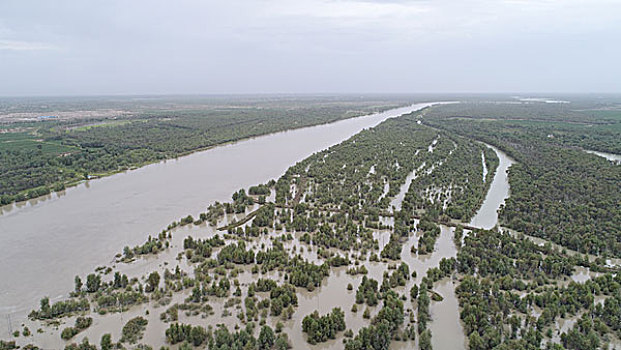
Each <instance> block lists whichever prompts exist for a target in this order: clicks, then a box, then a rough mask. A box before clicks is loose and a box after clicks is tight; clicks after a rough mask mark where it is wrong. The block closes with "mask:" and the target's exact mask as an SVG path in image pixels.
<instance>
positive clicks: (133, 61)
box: [0, 0, 621, 96]
mask: <svg viewBox="0 0 621 350" xmlns="http://www.w3.org/2000/svg"><path fill="white" fill-rule="evenodd" d="M326 92H327V93H333V92H334V93H341V92H364V93H373V92H378V93H394V92H621V1H600V0H588V1H579V0H563V1H552V0H535V1H526V0H490V1H483V0H481V1H468V0H455V1H449V0H438V1H434V0H416V1H405V0H403V1H397V0H393V1H379V0H377V1H373V0H367V1H361V0H358V1H354V0H341V1H330V0H256V1H237V0H218V1H215V0H214V1H209V0H206V1H198V0H195V1H190V0H174V1H173V0H170V1H161V0H101V1H90V0H74V1H47V0H40V1H31V0H15V1H13V0H0V95H4V96H7V95H85V94H201V93H207V94H209V93H326Z"/></svg>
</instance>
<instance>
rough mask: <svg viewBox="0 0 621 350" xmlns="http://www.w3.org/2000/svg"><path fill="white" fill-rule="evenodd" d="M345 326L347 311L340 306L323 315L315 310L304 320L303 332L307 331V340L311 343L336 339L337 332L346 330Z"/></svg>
mask: <svg viewBox="0 0 621 350" xmlns="http://www.w3.org/2000/svg"><path fill="white" fill-rule="evenodd" d="M345 328H346V326H345V313H343V311H342V310H341V309H340V308H333V309H332V311H331V312H330V313H329V314H327V315H323V316H319V313H318V312H317V311H315V312H313V313H312V314H310V315H307V316H305V317H304V319H303V320H302V332H304V333H306V335H307V341H308V342H309V343H311V344H316V343H322V342H325V341H327V340H328V339H334V338H335V337H336V333H338V332H341V331H344V330H345Z"/></svg>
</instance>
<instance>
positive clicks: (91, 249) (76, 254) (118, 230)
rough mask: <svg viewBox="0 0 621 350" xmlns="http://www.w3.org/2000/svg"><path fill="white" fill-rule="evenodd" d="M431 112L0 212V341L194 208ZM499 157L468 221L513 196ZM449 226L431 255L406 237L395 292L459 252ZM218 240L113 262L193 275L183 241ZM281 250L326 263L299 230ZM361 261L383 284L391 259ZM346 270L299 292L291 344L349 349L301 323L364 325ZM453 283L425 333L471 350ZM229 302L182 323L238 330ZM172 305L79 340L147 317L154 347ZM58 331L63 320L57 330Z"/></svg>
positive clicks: (493, 215) (444, 285)
mask: <svg viewBox="0 0 621 350" xmlns="http://www.w3.org/2000/svg"><path fill="white" fill-rule="evenodd" d="M428 105H429V104H417V105H413V106H410V107H406V108H401V109H397V110H391V111H388V112H385V113H381V114H376V115H372V116H367V117H360V118H355V119H351V120H346V121H341V122H337V123H334V124H330V125H324V126H318V127H311V128H306V129H299V130H294V131H289V132H284V133H278V134H273V135H268V136H264V137H259V138H256V139H252V140H247V141H243V142H239V143H236V144H232V145H227V146H223V147H217V148H214V149H211V150H208V151H204V152H200V153H196V154H193V155H190V156H187V157H184V158H180V159H178V160H174V161H167V162H162V163H159V164H154V165H150V166H147V167H144V168H141V169H138V170H135V171H130V172H127V173H123V174H119V175H115V176H111V177H109V178H104V179H101V180H96V181H92V182H91V183H89V184H84V185H81V186H79V187H77V188H72V189H69V190H67V191H66V194H65V195H64V196H61V197H58V196H51V197H50V198H48V199H47V200H44V201H42V202H40V203H34V202H32V203H28V204H20V205H17V206H13V207H10V208H4V209H3V212H2V215H0V264H2V265H1V266H3V267H2V270H1V271H0V273H1V274H2V276H1V280H0V283H1V285H0V292H1V293H2V294H1V295H0V316H3V317H2V318H0V338H6V337H7V336H8V334H7V333H8V332H7V330H8V322H7V321H8V319H7V318H5V316H4V315H11V317H12V318H11V326H12V327H13V330H15V329H19V325H20V324H21V323H22V322H24V320H25V314H26V313H27V312H28V311H29V310H30V309H32V308H36V307H37V304H38V300H39V299H40V298H41V297H43V296H45V295H49V296H51V297H52V299H53V300H55V299H61V298H62V297H64V296H65V295H66V292H68V291H69V290H71V289H72V288H73V276H75V275H78V274H79V275H82V276H84V275H85V274H86V273H89V272H92V271H93V269H94V268H95V267H96V266H101V265H107V266H112V265H113V264H112V262H111V260H112V258H113V257H114V255H115V254H116V253H117V252H119V251H121V250H122V248H123V246H125V245H130V246H133V245H136V244H140V243H143V242H144V240H145V238H146V236H147V235H148V234H156V233H157V232H159V231H160V230H161V229H162V228H163V227H165V226H166V225H167V224H168V223H170V222H171V221H173V220H176V219H179V218H180V217H182V216H185V215H187V214H188V212H190V213H193V214H196V213H198V212H199V211H203V210H204V209H203V208H205V207H206V206H207V205H208V204H209V203H212V202H213V201H216V200H219V201H226V200H228V199H229V197H230V195H231V193H233V192H234V191H236V190H237V189H239V188H240V187H248V186H250V185H254V184H257V183H261V182H266V181H268V180H269V179H271V178H277V177H278V176H280V175H281V174H282V173H283V172H284V171H285V170H286V169H287V167H289V166H290V165H292V164H294V163H295V162H296V161H299V160H301V159H303V158H304V157H306V156H308V155H310V154H312V153H313V152H317V151H320V150H322V149H324V148H327V147H329V146H330V145H333V144H336V143H338V142H340V141H342V140H344V139H346V138H348V137H349V136H351V135H353V134H355V133H357V132H358V131H360V130H361V129H363V128H366V127H371V126H374V125H376V124H378V123H379V122H381V121H383V120H385V119H387V118H390V117H394V116H397V115H401V114H403V113H409V112H410V111H415V110H418V109H420V108H423V107H426V106H428ZM284 146H286V147H284ZM494 150H495V151H496V153H497V154H498V157H499V158H500V165H499V167H498V169H497V171H496V174H495V176H494V179H493V182H492V184H491V186H490V190H489V192H488V194H487V195H486V198H485V200H484V203H483V205H482V206H481V208H480V210H479V211H478V212H477V214H476V216H475V217H474V218H473V220H472V222H471V225H472V226H476V227H481V228H491V227H493V226H495V225H496V224H497V220H498V214H497V211H498V209H499V207H500V205H501V204H502V203H503V202H504V200H505V199H506V198H507V197H508V195H509V184H508V180H507V169H508V167H509V166H510V165H511V164H512V163H513V161H512V160H511V159H510V158H508V157H507V156H506V155H505V154H504V153H503V152H501V151H499V150H497V149H495V148H494ZM414 176H415V174H414V173H413V174H411V175H410V176H409V177H408V178H407V180H406V184H405V185H404V186H402V187H401V191H400V193H399V194H398V195H397V196H395V200H393V202H392V203H391V204H392V205H394V206H395V207H396V208H400V207H401V203H400V201H401V200H402V199H403V196H404V194H405V192H406V191H407V189H408V186H409V183H410V182H411V180H412V178H414ZM249 210H250V209H249ZM229 219H232V218H229ZM391 219H392V218H383V221H385V222H388V223H389V222H390V220H391ZM224 222H225V221H223V222H222V223H224ZM222 223H219V224H222ZM453 231H454V229H453V228H450V227H445V226H442V227H441V234H440V237H439V238H438V240H437V242H436V245H435V247H434V251H433V252H432V253H430V254H426V255H419V254H417V253H411V252H410V248H411V247H412V246H413V245H416V244H417V242H418V238H419V237H418V235H417V234H414V235H412V236H411V237H410V239H409V240H408V242H406V243H405V244H404V247H403V250H402V252H401V260H402V261H404V262H406V263H407V264H408V265H409V267H410V270H411V271H412V270H414V271H416V272H417V277H416V278H411V279H410V280H409V281H408V282H407V285H406V286H405V287H398V288H397V291H398V292H400V293H405V294H406V295H407V294H408V292H409V289H410V288H411V287H412V285H413V284H420V282H421V279H422V277H424V276H425V273H426V271H427V270H428V269H429V268H431V267H435V266H437V265H438V264H439V262H440V260H441V259H442V258H449V257H455V256H456V254H457V249H456V247H455V244H454V243H453ZM215 233H216V231H215V228H213V227H210V226H207V225H200V226H192V225H190V226H187V227H181V228H177V229H175V230H174V232H173V240H172V247H171V249H169V250H166V251H164V252H162V253H160V254H159V255H158V256H157V257H150V258H140V259H138V260H137V261H135V262H134V263H131V264H116V265H115V269H116V270H118V271H120V272H122V273H125V274H127V275H128V276H129V277H130V278H131V277H140V276H143V275H144V274H145V273H147V272H149V271H153V270H156V271H159V272H160V273H162V271H164V269H166V268H168V269H171V270H172V269H174V267H175V266H177V265H179V266H180V268H181V269H182V270H185V271H187V272H191V271H192V268H191V266H188V264H187V260H186V259H182V260H181V261H177V260H176V259H175V258H176V255H177V253H178V252H179V251H180V247H182V242H183V239H184V238H185V237H186V236H188V235H192V236H193V237H195V238H198V237H209V236H212V235H214V234H215ZM375 237H376V238H377V240H378V242H379V243H380V248H381V246H383V245H384V244H386V243H387V242H388V239H389V237H390V233H389V231H377V232H376V233H375ZM262 243H263V244H265V245H266V246H269V245H270V244H271V241H270V240H269V239H268V238H267V237H261V238H260V239H259V240H258V241H256V242H255V243H253V245H254V246H255V247H258V246H260V245H261V244H262ZM285 247H286V248H287V249H296V251H300V247H302V248H303V253H302V255H303V256H304V257H305V258H306V259H308V260H310V261H314V262H317V261H321V259H320V258H319V257H318V256H317V252H316V251H315V250H310V251H309V249H308V246H307V245H306V244H305V243H301V242H300V241H299V235H298V234H296V235H295V237H294V239H293V240H292V241H290V242H287V243H286V244H285ZM362 264H364V265H365V266H366V267H367V269H368V271H369V273H368V277H370V278H374V279H376V280H378V281H380V283H381V280H382V275H383V273H384V272H385V271H386V270H387V266H388V263H386V262H371V261H369V260H368V258H367V259H366V260H365V261H362ZM346 270H347V267H341V268H332V269H331V272H330V276H329V277H327V278H326V279H324V281H323V283H322V286H321V287H320V288H317V289H316V290H314V291H312V292H308V291H306V290H301V289H298V301H299V305H298V307H297V308H296V309H295V313H294V314H293V316H292V318H291V320H288V321H283V323H284V326H285V328H284V331H285V332H286V333H287V334H288V335H289V338H290V340H291V343H292V345H293V347H294V348H295V349H311V350H318V349H341V348H342V347H343V345H342V337H340V336H339V337H338V339H337V340H333V341H329V342H327V343H323V344H319V345H310V344H308V343H307V342H306V340H305V336H304V335H303V333H302V330H301V322H302V319H303V318H304V316H306V315H308V314H310V313H312V312H313V311H315V310H318V311H319V313H320V314H322V315H323V314H326V313H328V312H330V311H331V309H332V308H333V307H341V308H342V309H343V311H344V312H345V317H346V324H347V328H349V329H352V330H353V331H354V333H357V331H358V330H359V329H360V328H362V327H364V326H365V325H366V324H368V321H367V320H364V319H363V318H362V313H363V312H364V309H365V308H366V306H362V307H359V309H358V312H357V313H353V312H351V311H350V310H351V307H352V305H353V304H354V302H355V286H357V285H358V284H359V283H360V280H361V279H362V275H357V276H351V275H349V274H347V273H346ZM268 276H269V277H272V278H278V273H277V272H273V273H270V274H268ZM108 278H110V276H107V277H104V280H107V279H108ZM256 278H258V276H257V275H252V274H251V273H250V271H244V272H242V273H241V274H240V275H239V277H238V279H239V281H240V283H241V284H242V285H247V284H249V283H251V282H252V281H253V280H255V279H256ZM349 283H351V284H352V285H354V290H353V291H348V290H347V285H348V284H349ZM457 284H458V281H457V280H455V279H454V278H453V277H449V278H445V279H443V280H441V281H439V282H437V283H436V285H435V286H434V291H435V292H438V293H439V294H440V295H441V296H442V297H443V298H444V300H443V301H442V302H435V301H432V302H431V305H430V312H431V317H432V321H431V322H430V324H429V328H430V329H431V331H432V334H433V337H432V343H433V347H434V348H435V349H465V348H467V343H466V337H465V335H464V332H463V327H462V324H461V322H460V320H459V310H458V302H457V298H456V296H455V287H456V286H457ZM243 290H244V293H243V295H242V297H241V298H242V300H243V298H244V297H245V296H246V289H243ZM188 294H189V291H186V292H183V293H178V294H175V295H174V296H173V301H172V303H171V304H169V306H170V305H172V304H174V303H177V302H179V303H182V302H183V299H184V298H185V297H187V296H188ZM224 300H225V299H224V298H222V300H213V301H210V304H211V305H212V306H213V307H214V312H215V313H214V315H213V316H210V317H208V318H207V319H202V318H201V316H192V315H189V316H187V315H184V314H183V313H182V312H180V317H179V321H180V322H185V323H194V324H202V325H214V326H215V325H216V324H217V323H224V324H226V325H227V326H229V327H233V326H234V325H235V324H236V323H238V319H237V317H236V314H237V312H238V310H236V309H235V307H232V308H230V311H232V314H231V315H230V316H227V317H222V316H221V315H222V312H223V311H224V307H223V304H224ZM404 305H405V309H406V310H408V311H407V312H411V310H412V309H413V305H412V303H411V302H410V301H409V300H408V301H406V302H405V303H404ZM359 306H360V305H359ZM167 307H168V306H166V307H161V306H160V307H158V306H157V305H156V303H155V302H150V303H146V304H143V305H140V306H136V307H133V308H132V309H131V310H130V311H128V312H125V313H122V314H118V313H117V314H108V315H104V316H100V315H96V314H91V316H92V317H93V318H94V322H93V325H92V326H91V327H90V328H88V329H87V330H85V331H84V332H82V333H80V335H78V336H77V337H76V340H80V339H82V338H83V337H84V336H86V337H88V338H89V339H91V342H98V340H99V337H100V335H101V334H103V333H112V335H113V339H118V338H119V337H120V331H121V328H122V326H123V324H124V322H127V320H129V319H130V318H132V317H135V316H138V315H142V316H144V317H146V318H147V319H148V320H149V326H148V327H147V330H146V332H145V335H144V338H143V340H142V342H143V343H145V344H148V345H152V346H153V347H154V348H159V346H160V345H162V344H164V343H165V336H164V331H165V329H166V328H167V327H168V325H167V324H164V323H162V322H160V321H159V314H160V313H161V312H163V311H164V310H165V309H166V308H167ZM380 308H381V306H380V305H378V306H376V307H373V308H370V311H371V317H373V316H374V315H376V314H377V313H378V312H379V310H380ZM147 311H148V315H146V312H147ZM414 312H415V311H414ZM407 318H408V316H407V314H406V319H407ZM278 320H279V319H273V318H269V321H268V323H269V324H271V326H272V327H274V326H275V324H276V322H277V321H278ZM63 321H64V322H65V324H66V325H71V324H72V323H73V322H74V318H73V317H72V318H66V319H64V320H63ZM3 322H4V324H2V323H3ZM26 324H27V325H28V326H29V327H30V329H31V330H32V331H33V333H35V334H34V335H33V338H32V339H29V342H34V343H36V344H38V345H40V346H42V347H44V348H62V347H64V345H65V342H64V341H63V340H61V339H60V337H59V330H54V329H45V330H44V333H42V334H37V333H36V329H37V327H38V324H36V323H33V322H31V321H27V322H26ZM63 327H65V325H63V326H61V328H60V329H62V328H63ZM20 341H22V340H20ZM416 343H417V341H407V342H402V341H395V342H393V343H392V345H391V348H392V349H412V348H415V347H416V346H417V344H416Z"/></svg>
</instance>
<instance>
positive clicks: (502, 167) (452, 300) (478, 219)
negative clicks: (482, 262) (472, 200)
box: [429, 145, 514, 349]
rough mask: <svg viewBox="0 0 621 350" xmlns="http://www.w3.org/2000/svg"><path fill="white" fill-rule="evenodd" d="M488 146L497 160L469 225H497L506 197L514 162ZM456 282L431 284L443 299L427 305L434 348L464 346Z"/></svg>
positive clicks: (453, 247) (453, 245) (453, 246)
mask: <svg viewBox="0 0 621 350" xmlns="http://www.w3.org/2000/svg"><path fill="white" fill-rule="evenodd" d="M487 146H488V147H490V148H492V149H493V150H494V151H495V152H496V155H497V156H498V158H499V159H500V163H499V165H498V168H497V169H496V173H495V174H494V178H493V180H492V183H491V184H490V187H489V190H488V192H487V194H486V196H485V200H484V201H483V204H482V205H481V208H479V210H478V211H477V213H476V215H475V216H474V217H473V219H472V221H471V222H470V225H471V226H474V227H480V228H484V229H490V228H493V227H494V226H496V225H497V224H498V209H500V206H501V205H502V204H503V203H504V202H505V200H506V199H507V198H508V197H509V179H508V174H507V170H508V169H509V167H510V166H511V164H513V163H514V161H513V160H512V159H511V158H509V157H508V156H507V155H506V154H505V153H504V152H502V151H500V150H499V149H497V148H495V147H492V146H490V145H487ZM483 164H485V163H483ZM486 171H487V170H486ZM451 232H453V229H451ZM450 244H451V247H452V249H454V250H455V253H454V255H452V256H455V255H456V254H457V252H456V248H455V244H454V243H453V240H451V241H450ZM458 283H459V282H457V281H454V280H453V279H452V278H445V279H443V280H441V281H439V282H437V283H436V284H435V286H434V290H435V291H436V292H438V293H439V294H440V295H442V297H443V298H444V300H443V301H441V302H434V301H432V302H431V305H430V312H431V323H430V324H429V329H430V330H431V334H432V338H431V341H432V345H433V348H434V349H467V339H466V336H465V334H464V328H463V326H462V324H461V321H460V317H459V302H458V300H457V296H456V295H455V287H457V285H458Z"/></svg>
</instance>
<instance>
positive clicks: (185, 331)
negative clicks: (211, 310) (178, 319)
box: [166, 323, 207, 346]
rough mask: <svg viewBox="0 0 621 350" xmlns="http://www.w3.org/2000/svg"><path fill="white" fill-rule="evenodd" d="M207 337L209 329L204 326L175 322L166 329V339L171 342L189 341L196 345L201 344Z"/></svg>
mask: <svg viewBox="0 0 621 350" xmlns="http://www.w3.org/2000/svg"><path fill="white" fill-rule="evenodd" d="M206 339H207V331H206V330H205V328H203V327H202V326H192V325H190V324H179V323H173V324H171V325H170V326H169V327H168V329H167V330H166V340H167V341H168V342H169V343H170V344H173V345H174V344H177V343H180V342H183V341H188V342H189V343H191V344H192V345H194V346H200V345H201V344H203V342H204V341H205V340H206Z"/></svg>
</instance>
